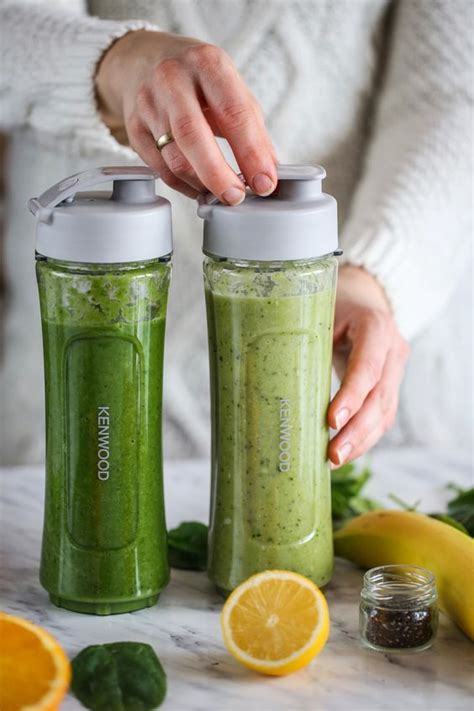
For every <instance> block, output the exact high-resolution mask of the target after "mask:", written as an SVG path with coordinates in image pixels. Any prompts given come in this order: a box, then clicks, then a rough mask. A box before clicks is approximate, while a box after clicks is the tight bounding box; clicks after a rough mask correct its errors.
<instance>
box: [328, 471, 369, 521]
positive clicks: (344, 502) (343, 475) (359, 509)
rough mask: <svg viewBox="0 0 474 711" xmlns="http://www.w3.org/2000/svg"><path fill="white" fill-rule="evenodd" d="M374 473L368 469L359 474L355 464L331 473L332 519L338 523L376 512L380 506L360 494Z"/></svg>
mask: <svg viewBox="0 0 474 711" xmlns="http://www.w3.org/2000/svg"><path fill="white" fill-rule="evenodd" d="M371 476H372V473H371V471H370V469H368V468H367V467H366V468H364V469H362V471H361V472H359V473H357V471H356V465H355V464H344V465H343V466H342V467H339V468H338V469H333V470H332V472H331V505H332V518H333V521H334V522H336V523H340V522H342V521H345V520H346V519H348V518H351V517H353V516H357V515H358V514H361V513H366V512H367V511H375V510H376V509H378V508H380V506H379V504H378V503H377V502H376V501H373V500H372V499H368V498H367V497H364V496H360V493H361V491H362V489H363V488H364V486H365V485H366V483H367V482H368V480H369V479H370V477H371Z"/></svg>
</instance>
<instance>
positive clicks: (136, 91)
mask: <svg viewBox="0 0 474 711" xmlns="http://www.w3.org/2000/svg"><path fill="white" fill-rule="evenodd" d="M96 87H97V94H98V100H99V108H100V109H101V111H102V115H103V118H104V120H105V122H106V123H107V124H108V126H109V127H110V128H111V129H112V130H118V131H120V129H121V128H123V127H124V128H125V131H126V134H127V137H128V141H129V143H130V145H131V146H132V148H134V149H135V150H136V152H137V153H138V154H139V155H140V157H141V158H142V159H143V160H144V161H145V163H147V164H148V165H149V166H151V167H152V168H154V169H156V170H157V171H158V172H159V173H160V176H161V178H162V180H163V181H164V182H165V183H167V184H168V185H169V186H170V187H172V188H175V189H176V190H179V191H180V192H182V193H184V194H185V195H188V196H189V197H197V195H198V194H199V193H200V192H202V191H203V190H204V189H208V190H210V191H211V192H212V193H213V194H214V195H215V196H216V197H218V198H219V199H220V200H221V201H223V202H225V203H228V204H229V205H238V204H239V203H240V202H242V200H243V199H244V197H245V193H244V189H243V185H242V183H241V181H240V179H239V177H238V176H237V175H236V174H235V173H234V171H233V170H232V169H231V168H230V166H229V165H228V163H227V162H226V160H225V159H224V156H223V155H222V152H221V150H220V148H219V146H218V144H217V143H216V140H215V138H214V136H222V137H224V138H226V139H227V140H228V141H229V143H230V145H231V148H232V150H233V152H234V155H235V157H236V159H237V162H238V164H239V167H240V170H241V171H242V173H243V175H244V177H245V179H246V181H247V183H248V184H249V185H250V187H251V188H252V190H253V191H254V192H256V193H258V194H259V195H269V194H270V193H272V192H273V190H274V189H275V187H276V183H277V175H276V169H275V163H276V159H275V154H274V150H273V147H272V144H271V141H270V137H269V135H268V133H267V131H266V129H265V125H264V120H263V116H262V112H261V110H260V107H259V105H258V104H257V102H256V100H255V99H254V97H253V96H252V94H251V93H250V91H249V90H248V89H247V87H246V86H245V84H244V82H243V80H242V78H241V77H240V75H239V73H238V72H237V70H236V68H235V67H234V65H233V63H232V61H231V59H230V57H228V55H227V54H226V53H225V52H224V51H223V50H221V49H219V48H218V47H215V46H213V45H210V44H205V43H203V42H200V41H199V40H196V39H192V38H188V37H179V36H178V35H173V34H168V33H166V32H148V31H144V30H140V31H137V32H130V33H129V34H127V35H125V36H124V37H122V38H120V39H119V40H117V41H116V42H115V43H114V44H113V45H112V46H111V47H110V49H109V50H108V51H107V52H106V54H105V55H104V57H103V58H102V60H101V62H100V65H99V68H98V71H97V76H96ZM167 131H171V132H172V134H173V137H174V139H175V140H174V142H173V143H169V144H168V145H166V146H165V147H164V148H163V149H162V152H161V153H160V152H159V151H158V149H157V147H156V139H158V138H159V136H161V135H162V134H163V133H166V132H167Z"/></svg>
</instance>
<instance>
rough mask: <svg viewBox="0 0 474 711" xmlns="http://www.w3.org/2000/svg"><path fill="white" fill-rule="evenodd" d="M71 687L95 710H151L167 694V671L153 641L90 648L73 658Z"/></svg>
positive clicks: (84, 704)
mask: <svg viewBox="0 0 474 711" xmlns="http://www.w3.org/2000/svg"><path fill="white" fill-rule="evenodd" d="M72 674H73V677H72V684H71V688H72V691H73V693H74V694H75V696H76V697H77V698H78V699H79V701H80V702H81V704H83V706H85V707H86V708H88V709H92V711H149V710H151V709H156V708H158V706H160V705H161V703H162V702H163V700H164V698H165V696H166V674H165V672H164V670H163V667H162V666H161V664H160V660H159V659H158V657H157V656H156V654H155V652H154V650H153V648H152V647H150V645H149V644H142V643H140V642H113V643H112V644H96V645H92V646H90V647H86V648H85V649H83V650H82V652H79V654H78V655H77V657H75V658H74V659H73V660H72Z"/></svg>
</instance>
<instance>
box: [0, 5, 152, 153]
mask: <svg viewBox="0 0 474 711" xmlns="http://www.w3.org/2000/svg"><path fill="white" fill-rule="evenodd" d="M85 5H86V3H85V2H84V0H71V1H69V0H68V2H49V1H48V2H35V3H29V2H19V1H18V0H15V2H9V1H8V0H1V1H0V28H1V30H0V33H1V43H0V66H1V72H0V130H3V131H10V130H13V129H15V128H17V127H19V126H30V127H32V128H33V129H37V130H39V131H41V132H45V133H49V134H53V135H54V136H58V137H61V138H64V139H67V140H69V141H70V142H71V143H72V144H73V145H74V147H75V148H76V149H77V150H79V151H81V150H84V151H87V152H91V153H93V151H94V150H96V149H98V150H100V149H108V150H116V151H120V150H125V151H127V150H128V153H129V155H130V156H132V155H133V153H132V151H130V150H129V149H121V148H120V146H119V144H118V143H117V141H116V140H115V139H114V138H113V137H112V135H111V133H110V131H109V129H108V128H107V127H106V125H105V124H104V122H103V121H102V118H101V115H100V113H99V111H98V109H97V102H96V97H95V87H94V75H95V72H96V67H97V65H98V63H99V61H100V59H101V57H102V55H103V53H104V52H105V50H107V49H108V48H109V47H110V45H111V44H112V43H113V42H114V41H115V40H116V39H117V38H119V37H122V36H123V35H125V34H127V33H128V32H130V31H131V30H138V29H143V28H148V29H158V28H156V27H154V26H152V25H149V24H148V23H146V22H141V21H131V22H114V21H110V20H100V19H97V18H94V17H89V16H87V14H86V11H85Z"/></svg>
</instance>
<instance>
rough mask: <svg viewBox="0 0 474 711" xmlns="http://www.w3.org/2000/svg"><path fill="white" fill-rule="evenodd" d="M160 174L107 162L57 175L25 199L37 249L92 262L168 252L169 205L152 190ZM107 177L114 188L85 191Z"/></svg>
mask: <svg viewBox="0 0 474 711" xmlns="http://www.w3.org/2000/svg"><path fill="white" fill-rule="evenodd" d="M158 177H159V175H158V173H156V172H155V171H153V170H151V169H150V168H146V167H144V166H143V167H117V168H113V167H107V168H96V169H93V170H88V171H85V172H84V173H77V174H76V175H71V176H70V177H69V178H65V179H64V180H61V181H60V182H59V183H57V184H56V185H53V186H52V187H51V188H49V189H48V190H46V191H45V192H44V193H43V194H42V195H40V196H39V197H38V198H32V199H31V200H29V202H28V207H29V209H30V211H31V212H32V213H33V215H35V217H36V251H37V252H38V253H39V254H41V255H43V256H44V257H51V258H53V259H59V260H61V261H65V262H87V263H92V264H114V263H124V262H141V261H147V260H149V259H157V258H159V257H164V256H166V255H168V254H170V253H171V252H172V251H173V244H172V229H171V205H170V203H169V202H168V200H166V199H165V198H163V197H160V196H159V195H156V194H155V180H156V179H157V178H158ZM110 181H112V182H113V190H112V193H109V192H89V189H90V188H93V187H95V186H96V185H99V184H101V183H108V182H110ZM84 189H86V190H87V192H82V191H83V190H84Z"/></svg>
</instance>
